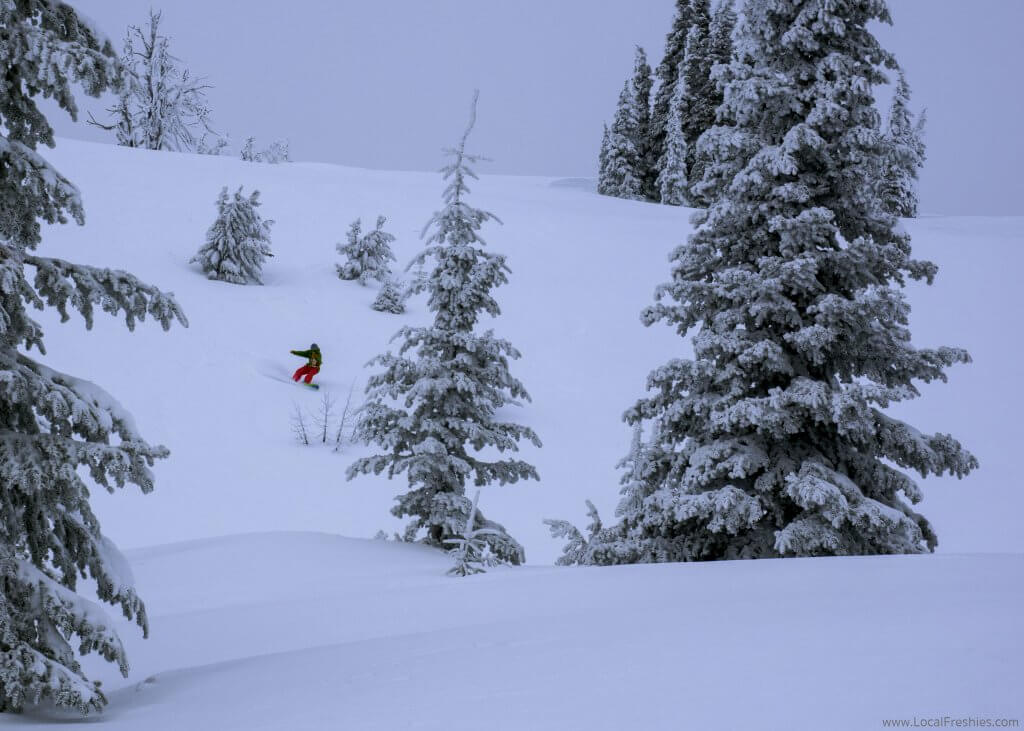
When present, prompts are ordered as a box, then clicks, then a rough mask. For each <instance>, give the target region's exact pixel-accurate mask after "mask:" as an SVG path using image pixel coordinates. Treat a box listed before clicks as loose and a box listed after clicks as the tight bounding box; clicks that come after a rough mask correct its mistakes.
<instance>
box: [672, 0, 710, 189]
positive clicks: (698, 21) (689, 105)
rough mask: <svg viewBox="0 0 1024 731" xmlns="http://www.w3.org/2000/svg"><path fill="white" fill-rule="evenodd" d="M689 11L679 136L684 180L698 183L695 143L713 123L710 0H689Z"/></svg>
mask: <svg viewBox="0 0 1024 731" xmlns="http://www.w3.org/2000/svg"><path fill="white" fill-rule="evenodd" d="M691 12H692V18H693V22H692V24H691V25H690V31H689V33H687V36H686V46H685V49H684V51H683V69H682V70H681V71H680V78H682V79H684V80H685V82H686V113H685V114H684V115H683V136H684V138H685V139H686V148H687V156H686V163H687V171H688V177H689V178H690V180H700V179H701V178H702V177H703V175H704V160H703V159H702V158H699V157H698V155H697V140H698V139H700V136H701V135H702V134H704V132H706V131H707V130H708V129H710V128H711V126H712V125H713V124H714V122H715V109H716V107H717V105H716V103H715V84H714V82H713V81H712V79H711V65H712V57H711V9H710V0H692V6H691ZM690 197H691V198H699V196H697V194H696V191H691V193H690ZM698 202H699V203H701V204H704V203H706V201H702V200H699V201H698Z"/></svg>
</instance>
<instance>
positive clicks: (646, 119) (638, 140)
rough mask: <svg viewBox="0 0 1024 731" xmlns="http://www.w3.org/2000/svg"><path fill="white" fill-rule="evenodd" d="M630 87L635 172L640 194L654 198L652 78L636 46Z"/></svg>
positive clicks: (655, 164) (641, 51)
mask: <svg viewBox="0 0 1024 731" xmlns="http://www.w3.org/2000/svg"><path fill="white" fill-rule="evenodd" d="M630 86H631V91H632V95H633V98H632V103H633V116H634V117H635V118H636V131H635V133H634V134H635V137H634V139H633V144H634V145H635V146H636V154H637V166H638V172H639V173H640V175H641V177H642V178H643V193H644V197H645V198H657V178H658V158H657V157H656V156H655V151H654V142H653V140H652V139H651V88H652V87H653V86H654V80H653V79H652V78H651V67H650V64H648V63H647V54H646V53H645V52H644V49H643V48H641V47H640V46H637V47H636V56H635V59H634V61H633V80H632V83H631V84H630Z"/></svg>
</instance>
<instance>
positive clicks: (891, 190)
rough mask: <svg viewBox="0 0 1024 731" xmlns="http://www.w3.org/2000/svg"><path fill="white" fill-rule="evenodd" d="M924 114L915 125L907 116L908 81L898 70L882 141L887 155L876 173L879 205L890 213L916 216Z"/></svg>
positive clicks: (908, 100)
mask: <svg viewBox="0 0 1024 731" xmlns="http://www.w3.org/2000/svg"><path fill="white" fill-rule="evenodd" d="M923 119H924V116H923V114H922V116H921V118H920V119H919V120H918V125H915V124H914V122H913V119H912V118H911V115H910V84H908V83H907V77H906V75H905V74H904V73H903V71H900V72H899V76H898V80H897V82H896V91H895V93H894V94H893V98H892V106H891V107H890V108H889V119H888V123H887V125H886V129H885V135H884V141H885V145H886V147H887V154H886V155H885V158H884V159H883V161H882V164H881V171H880V176H879V185H880V186H881V190H880V191H879V195H880V197H881V199H882V205H883V206H884V207H885V209H886V210H887V211H889V212H890V213H892V214H894V215H897V216H901V217H904V218H915V217H916V216H917V171H918V170H919V169H920V168H921V167H922V166H923V165H924V141H923V139H922V137H921V133H922V132H923V126H924V123H923V121H921V120H923Z"/></svg>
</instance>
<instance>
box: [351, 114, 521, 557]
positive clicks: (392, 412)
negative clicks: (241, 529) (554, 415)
mask: <svg viewBox="0 0 1024 731" xmlns="http://www.w3.org/2000/svg"><path fill="white" fill-rule="evenodd" d="M476 99H477V97H476V96H475V95H474V97H473V106H472V111H471V116H470V122H469V126H468V127H467V128H466V131H465V133H464V134H463V136H462V139H461V140H460V141H459V144H458V146H457V147H456V148H455V149H453V150H448V151H447V154H448V155H449V156H450V157H451V158H452V161H451V162H450V163H449V164H448V165H447V166H446V167H445V168H444V170H443V174H444V178H445V180H447V181H449V183H448V187H447V188H446V190H445V193H444V201H445V206H444V208H443V209H442V210H441V211H439V212H437V213H435V214H434V216H433V217H432V218H431V220H430V221H429V223H428V224H427V229H426V230H425V231H424V234H425V235H426V247H425V249H424V250H423V251H422V252H421V253H420V254H419V255H418V256H417V257H416V258H415V259H414V260H413V264H415V263H417V262H422V261H424V260H425V259H427V258H433V260H434V261H435V262H436V264H435V267H434V270H433V271H432V272H431V273H430V276H429V277H428V278H427V280H426V282H425V283H424V284H423V285H422V288H423V289H426V291H427V292H428V293H429V295H430V299H429V308H430V310H431V311H432V312H434V323H433V325H432V326H430V327H404V328H402V329H401V330H399V331H398V333H397V334H396V336H395V337H396V338H400V339H401V340H402V345H401V347H400V348H399V352H398V354H397V355H393V354H392V353H390V352H388V353H385V354H384V355H381V356H378V357H377V358H375V359H374V360H372V361H371V362H370V364H371V365H379V366H382V368H383V370H382V371H381V372H379V373H376V374H374V375H373V376H371V377H370V379H369V382H368V383H367V400H366V403H365V404H364V405H363V407H362V409H361V410H360V416H359V422H358V433H359V435H360V437H361V439H362V440H363V441H366V442H368V443H372V444H376V445H378V446H379V447H381V448H382V449H383V452H382V453H379V454H374V455H372V456H369V457H364V458H362V459H359V460H357V461H356V462H355V463H353V464H352V465H351V466H350V467H349V469H348V472H347V476H348V479H352V478H353V477H355V476H356V475H358V474H368V473H373V474H380V473H381V472H383V471H385V470H387V473H388V477H389V478H391V477H394V476H395V475H397V474H401V473H403V472H404V473H406V475H407V477H408V481H409V490H408V491H407V492H405V493H404V494H402V495H400V496H398V498H397V501H398V504H397V505H396V506H395V507H394V508H392V513H393V514H394V515H395V516H397V517H400V518H401V517H411V518H412V521H411V522H410V523H409V525H408V527H407V529H406V534H405V535H406V538H407V539H409V540H413V539H415V538H418V537H421V536H422V539H423V540H424V541H426V542H427V543H430V544H432V545H436V546H443V545H444V544H445V542H446V541H448V540H449V539H452V538H455V537H458V536H465V535H466V534H467V533H469V532H470V530H477V529H486V530H487V532H486V535H485V537H484V539H483V540H485V541H486V543H487V544H488V545H489V546H490V550H491V551H492V552H493V553H494V554H495V555H496V556H497V557H499V558H500V559H501V560H504V561H508V562H510V563H513V564H519V563H522V562H523V560H524V559H525V554H524V551H523V548H522V546H520V545H519V544H518V543H517V542H516V541H515V540H514V539H513V538H512V537H511V536H509V535H508V532H507V531H506V530H505V529H504V527H502V526H501V525H499V524H497V523H494V522H491V521H488V520H486V519H485V518H484V517H483V516H482V515H481V514H480V513H479V511H477V512H476V513H475V515H474V525H472V526H467V522H468V521H469V516H470V513H471V511H472V508H473V504H472V502H471V501H470V500H469V498H467V497H466V482H467V480H472V482H473V484H474V485H476V486H478V487H479V486H483V485H487V484H490V483H492V482H498V483H499V484H506V483H514V482H517V481H518V480H521V479H537V471H536V469H535V468H534V467H533V466H532V465H530V464H527V463H526V462H524V461H522V460H519V459H513V458H508V459H497V460H493V461H491V460H490V459H488V457H490V455H489V454H487V453H488V452H491V451H492V450H496V451H497V452H498V453H502V454H504V453H506V452H515V451H517V450H518V443H519V441H520V440H521V439H527V440H529V441H530V442H532V443H534V444H535V445H537V446H540V440H539V439H538V438H537V435H536V434H534V432H533V430H532V429H530V428H528V427H525V426H520V425H518V424H513V423H510V422H504V421H499V420H498V419H497V418H496V417H497V412H498V410H499V409H502V408H503V407H505V406H507V405H510V404H518V403H519V402H520V401H522V400H529V395H528V394H527V392H526V389H525V388H523V385H522V384H521V383H520V382H519V381H518V380H516V379H515V378H513V377H512V375H511V373H510V372H509V360H510V359H515V358H518V357H519V352H518V351H517V350H516V349H515V348H514V347H512V345H511V343H509V342H508V341H505V340H499V339H498V338H496V337H494V333H493V331H491V330H487V331H484V332H479V331H478V328H477V326H478V324H479V320H480V318H481V316H482V315H485V314H486V315H490V316H491V317H497V316H498V315H499V314H500V309H499V307H498V303H497V302H496V301H495V299H494V297H493V296H492V294H491V290H492V289H493V288H495V287H498V286H500V285H502V284H505V283H506V282H507V281H508V277H507V273H508V272H509V271H510V270H509V268H508V266H507V264H506V263H505V257H504V256H502V255H500V254H493V253H489V252H487V251H485V250H484V249H483V248H482V247H483V245H484V241H483V239H481V238H480V235H479V231H480V228H481V227H482V226H483V224H484V223H486V222H487V221H489V220H492V219H493V220H497V219H496V218H495V217H494V215H493V214H491V213H488V212H487V211H482V210H479V209H477V208H473V207H471V206H470V205H469V204H468V203H467V202H466V196H467V195H468V193H469V188H468V187H467V185H466V179H467V178H470V177H472V178H475V177H476V175H475V174H474V173H473V171H472V170H471V169H470V167H469V166H470V165H471V164H473V163H475V162H476V161H477V160H479V159H480V158H478V157H476V156H473V155H470V154H468V153H467V152H466V139H467V138H468V136H469V133H470V131H471V130H472V129H473V125H474V123H475V121H476ZM428 231H429V235H427V232H428ZM481 452H484V454H481ZM467 528H468V529H469V530H467Z"/></svg>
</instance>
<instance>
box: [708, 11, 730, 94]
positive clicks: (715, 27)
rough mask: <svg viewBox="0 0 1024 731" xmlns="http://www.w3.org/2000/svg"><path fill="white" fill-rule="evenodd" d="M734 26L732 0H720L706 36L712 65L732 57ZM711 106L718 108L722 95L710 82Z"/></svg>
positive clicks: (716, 86) (725, 61) (726, 61)
mask: <svg viewBox="0 0 1024 731" xmlns="http://www.w3.org/2000/svg"><path fill="white" fill-rule="evenodd" d="M735 27H736V9H735V8H734V7H733V0H722V2H721V3H720V4H719V5H718V7H717V8H715V12H714V13H713V14H712V15H711V25H710V27H709V31H708V33H709V37H708V56H709V59H710V62H711V65H712V67H713V66H714V65H715V64H720V63H721V64H727V63H729V61H730V60H731V59H732V32H733V29H734V28H735ZM711 86H712V92H711V93H712V107H713V108H714V109H717V108H718V105H719V104H721V103H722V101H723V99H724V97H723V95H722V90H721V89H720V88H718V85H717V84H714V83H712V85H711Z"/></svg>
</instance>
